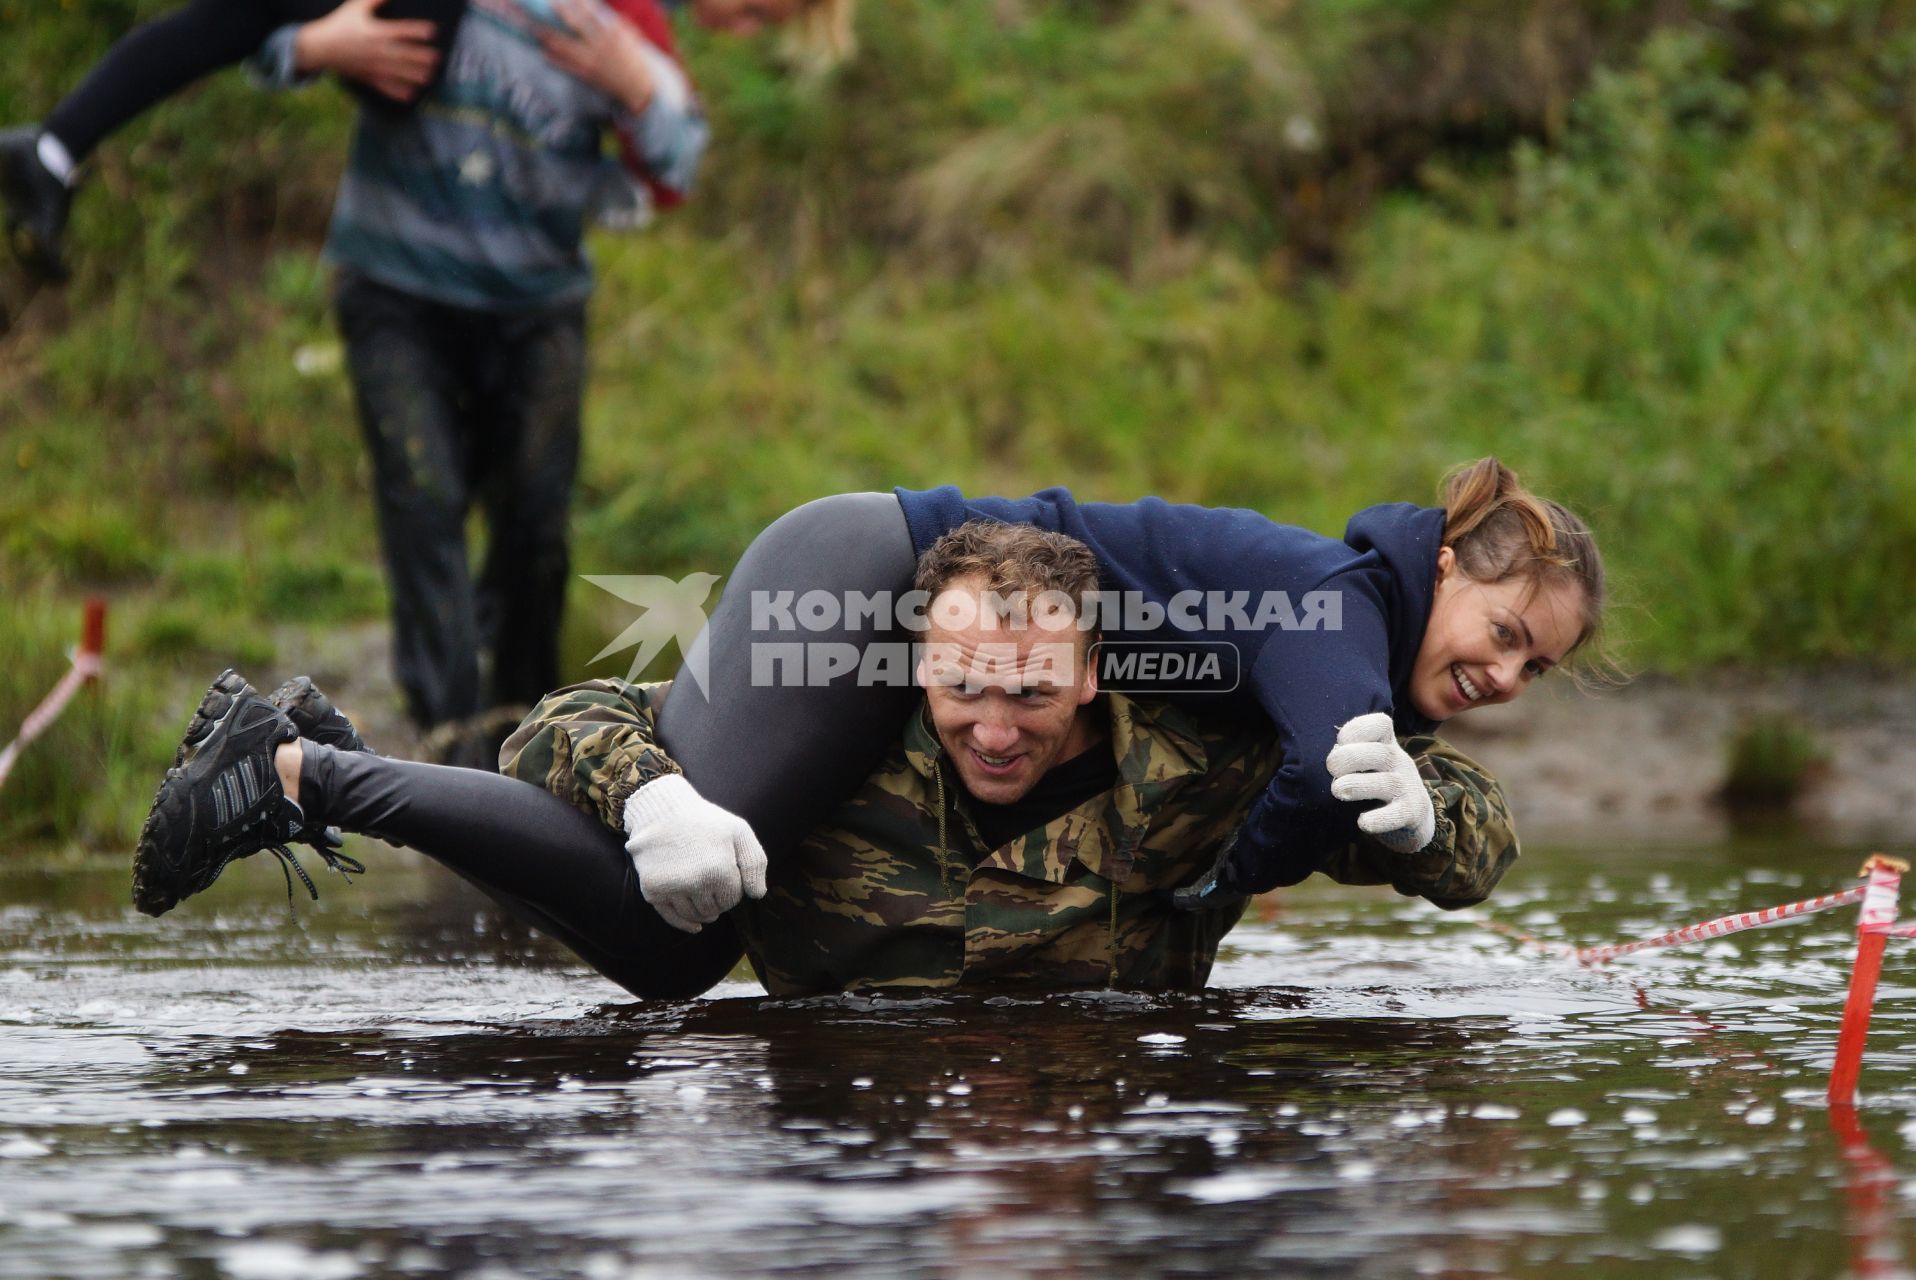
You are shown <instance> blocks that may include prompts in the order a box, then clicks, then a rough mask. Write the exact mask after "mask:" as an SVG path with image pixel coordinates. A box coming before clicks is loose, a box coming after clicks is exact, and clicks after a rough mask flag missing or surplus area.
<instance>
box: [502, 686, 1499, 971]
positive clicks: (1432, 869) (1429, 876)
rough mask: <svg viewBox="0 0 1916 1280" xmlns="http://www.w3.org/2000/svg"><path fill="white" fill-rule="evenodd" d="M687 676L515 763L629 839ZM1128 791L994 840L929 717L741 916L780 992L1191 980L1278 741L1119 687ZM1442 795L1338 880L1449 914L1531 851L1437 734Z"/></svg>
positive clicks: (646, 691) (521, 738)
mask: <svg viewBox="0 0 1916 1280" xmlns="http://www.w3.org/2000/svg"><path fill="white" fill-rule="evenodd" d="M669 687H670V686H669V685H632V684H627V683H626V682H624V681H620V680H595V681H590V682H588V683H585V684H581V685H575V686H573V687H571V688H569V689H562V690H559V691H558V692H556V693H554V694H551V695H549V696H548V697H547V698H546V699H545V700H544V701H542V702H541V703H540V704H539V705H538V706H537V707H535V708H534V709H533V711H532V714H531V715H530V716H528V717H527V719H526V721H525V723H524V724H523V725H522V726H521V727H520V729H519V730H518V732H517V733H515V734H514V735H513V736H512V738H510V739H509V740H508V741H507V743H506V746H505V750H504V751H503V752H502V758H503V759H504V761H505V763H504V765H503V771H504V772H505V773H507V774H508V775H510V776H513V777H517V778H520V779H522V780H524V781H527V782H532V783H535V784H537V785H539V786H543V787H545V788H547V789H548V790H551V791H553V792H554V793H556V794H557V795H559V796H561V797H562V798H564V799H566V800H568V801H570V802H571V803H573V804H575V805H577V806H579V807H580V808H582V809H584V810H585V811H587V812H588V813H592V814H595V815H596V816H597V817H598V818H599V819H600V820H601V821H603V822H605V823H606V824H608V825H609V826H612V827H614V828H615V829H616V828H621V827H622V825H623V821H622V820H623V814H624V808H625V801H626V799H627V798H628V797H629V796H630V795H631V794H632V793H633V792H634V791H636V790H637V789H638V788H639V787H640V786H643V785H644V784H645V783H646V782H648V781H650V780H651V779H652V778H655V777H658V776H660V775H661V774H665V773H675V772H678V766H677V765H676V764H674V763H673V762H672V761H671V759H670V758H669V757H667V756H666V755H665V753H664V752H663V750H662V749H661V748H660V747H659V746H658V744H657V742H656V741H655V740H654V737H653V725H654V722H655V718H656V716H657V714H658V710H659V708H660V707H661V706H662V705H663V699H664V697H665V695H666V692H667V690H668V689H669ZM1095 705H1098V706H1102V707H1103V708H1104V710H1105V712H1106V714H1108V715H1109V718H1110V725H1109V728H1110V734H1109V738H1108V742H1109V745H1110V747H1111V749H1112V750H1113V752H1114V753H1115V755H1116V758H1117V765H1118V784H1117V785H1116V786H1115V787H1114V788H1113V789H1112V790H1110V791H1107V792H1105V793H1103V794H1101V795H1099V796H1097V797H1094V798H1093V799H1091V800H1089V801H1087V802H1085V803H1084V804H1082V805H1080V806H1079V807H1078V808H1077V809H1074V810H1072V811H1071V812H1069V813H1067V814H1064V815H1063V816H1061V817H1059V818H1057V819H1054V820H1053V821H1051V822H1049V823H1047V824H1045V825H1044V826H1043V827H1040V828H1038V829H1035V830H1033V831H1031V832H1029V833H1027V834H1025V835H1023V836H1020V837H1018V838H1017V839H1014V840H1012V841H1011V842H1010V843H1008V844H1005V845H1003V846H1002V847H999V848H996V849H988V848H986V847H984V844H983V841H982V840H981V839H980V838H979V835H978V832H977V828H976V826H975V825H974V823H973V821H972V816H971V813H970V811H969V807H970V805H971V804H972V803H974V802H973V801H971V800H970V798H969V796H968V794H967V793H966V792H965V791H964V790H963V788H962V786H961V785H960V784H959V782H958V778H957V774H956V772H955V770H953V768H952V767H951V765H950V764H949V763H948V762H947V761H946V760H945V759H944V752H943V749H942V747H941V745H940V744H939V741H938V738H937V736H936V734H935V733H934V732H933V731H932V727H931V723H930V720H929V717H928V716H927V715H926V713H925V712H924V711H923V709H922V708H921V710H920V712H919V714H918V715H916V716H914V717H913V718H912V720H911V722H910V723H909V724H908V725H907V727H906V729H905V732H904V733H903V734H902V735H901V736H900V739H899V741H898V742H896V743H894V744H893V746H892V749H891V750H890V751H889V752H888V753H887V754H886V757H885V759H884V761H883V762H882V763H881V764H880V765H879V767H878V769H877V770H876V771H875V772H874V773H873V774H872V776H871V777H870V778H869V779H867V781H866V782H865V784H864V786H862V787H861V788H860V789H859V790H858V792H857V794H855V795H854V796H853V797H852V798H851V799H850V800H848V801H847V802H846V803H845V805H844V806H843V807H842V808H841V809H840V810H839V811H838V813H837V814H836V815H835V816H834V817H833V819H832V821H830V822H829V823H827V824H826V825H825V826H823V827H821V828H820V829H819V830H817V831H815V832H813V833H812V834H811V836H809V837H808V838H807V839H806V840H805V841H804V842H803V844H802V845H801V846H800V849H799V852H798V854H797V856H796V857H793V858H791V859H788V860H786V861H785V862H784V863H783V864H780V865H774V866H773V867H772V869H771V876H770V885H771V888H770V892H769V893H768V894H767V895H766V897H765V898H764V899H762V900H760V901H757V902H749V901H748V902H746V903H744V904H741V906H740V907H739V908H738V909H737V911H736V913H735V917H734V918H735V920H736V921H737V923H738V925H739V927H740V930H741V932H742V934H743V936H744V939H745V944H746V952H747V955H748V957H749V958H750V960H751V964H752V968H753V970H754V971H755V972H756V973H757V975H758V978H759V980H760V981H761V982H763V983H764V984H765V987H766V989H767V990H768V991H771V992H772V993H773V994H775V995H802V994H812V993H817V992H827V991H844V990H858V989H864V988H874V987H890V988H899V987H950V986H957V985H960V984H964V985H991V986H1032V987H1046V988H1059V987H1073V986H1105V985H1112V986H1121V987H1131V988H1182V989H1195V988H1198V987H1201V986H1203V985H1204V981H1205V979H1206V978H1207V977H1208V976H1209V974H1210V970H1211V964H1212V961H1213V960H1214V959H1215V957H1216V955H1217V947H1218V943H1219V941H1220V939H1222V938H1223V936H1224V934H1225V933H1226V932H1227V931H1228V930H1229V929H1230V928H1231V926H1232V925H1234V924H1236V923H1237V920H1238V917H1239V916H1240V914H1241V913H1242V907H1241V906H1236V907H1231V908H1223V909H1216V910H1211V911H1200V912H1187V911H1182V910H1179V909H1178V908H1176V907H1173V906H1172V905H1171V901H1170V897H1169V891H1170V890H1172V889H1174V888H1177V887H1179V886H1181V885H1184V884H1187V883H1189V882H1190V881H1192V880H1194V879H1195V878H1197V876H1199V875H1200V874H1201V873H1202V872H1204V871H1205V870H1206V869H1208V868H1209V867H1210V866H1211V864H1212V862H1213V861H1215V859H1216V856H1217V853H1218V848H1219V844H1220V842H1221V841H1223V840H1225V839H1226V838H1227V837H1229V836H1230V834H1231V833H1232V832H1233V831H1234V830H1235V829H1236V826H1237V824H1238V822H1239V821H1240V820H1241V819H1242V818H1243V816H1244V813H1245V811H1246V809H1247V808H1248V807H1249V806H1250V804H1251V803H1252V802H1253V801H1254V800H1255V799H1256V798H1257V796H1258V795H1259V794H1260V792H1261V791H1262V790H1263V788H1264V786H1265V785H1266V783H1267V782H1268V781H1269V779H1270V776H1271V773H1272V771H1273V770H1274V769H1275V768H1276V767H1277V764H1278V751H1277V746H1276V742H1275V740H1274V737H1273V735H1271V734H1269V733H1268V732H1262V731H1259V730H1258V729H1257V728H1256V727H1254V726H1247V725H1244V724H1236V723H1228V722H1216V721H1212V720H1209V719H1205V720H1200V719H1197V718H1195V717H1193V716H1191V715H1190V714H1189V713H1187V712H1185V711H1184V710H1182V709H1181V708H1178V707H1175V706H1172V705H1170V704H1169V703H1165V702H1160V701H1157V700H1150V699H1146V700H1134V699H1131V698H1127V697H1125V696H1123V695H1121V694H1106V695H1104V696H1103V697H1102V699H1101V700H1100V703H1099V704H1095ZM1404 745H1405V747H1406V749H1407V750H1409V751H1410V752H1411V753H1412V754H1413V755H1415V756H1416V757H1417V758H1418V762H1419V765H1420V767H1421V768H1422V770H1423V773H1424V777H1425V780H1426V783H1427V785H1429V786H1430V788H1431V791H1432V795H1433V799H1434V800H1435V801H1436V803H1437V836H1436V838H1435V839H1433V840H1432V841H1431V843H1430V844H1429V845H1428V846H1426V848H1424V849H1423V850H1420V851H1419V852H1418V853H1416V854H1412V855H1409V856H1405V855H1401V854H1396V853H1392V852H1391V851H1389V850H1387V849H1385V848H1384V847H1383V846H1382V845H1379V844H1376V843H1374V842H1372V841H1369V840H1363V841H1360V842H1358V843H1356V844H1353V845H1352V846H1350V847H1349V848H1348V849H1345V850H1343V851H1342V852H1340V854H1339V855H1338V856H1337V857H1335V858H1334V859H1332V861H1331V863H1330V864H1329V865H1328V866H1326V867H1325V868H1324V870H1325V872H1326V874H1328V875H1330V876H1331V877H1332V878H1333V879H1336V880H1339V881H1342V882H1344V883H1350V884H1389V885H1392V886H1393V887H1395V888H1396V889H1397V891H1398V892H1400V893H1404V894H1412V895H1419V894H1420V895H1423V896H1425V897H1428V898H1430V899H1431V900H1432V901H1434V902H1436V903H1437V904H1438V905H1440V906H1445V907H1457V906H1465V905H1468V904H1470V903H1472V902H1478V901H1481V900H1482V899H1483V898H1484V897H1485V896H1486V895H1487V894H1488V893H1489V892H1490V890H1491V887H1492V886H1493V885H1495V884H1496V882H1497V880H1498V879H1499V877H1501V876H1502V875H1503V872H1504V870H1505V869H1506V868H1507V867H1508V866H1509V865H1510V863H1511V862H1512V861H1513V860H1514V859H1515V858H1516V856H1517V841H1516V834H1515V831H1514V828H1513V827H1512V824H1511V820H1510V815H1509V811H1508V809H1507V808H1506V807H1505V805H1504V802H1503V795H1502V791H1501V789H1500V788H1499V787H1498V785H1497V783H1496V781H1495V780H1494V779H1492V778H1491V777H1490V776H1489V775H1487V774H1486V773H1485V772H1484V771H1483V770H1482V769H1481V768H1480V767H1479V766H1477V765H1476V764H1475V763H1473V762H1472V761H1471V760H1470V759H1469V758H1468V757H1466V756H1464V755H1463V754H1461V753H1460V752H1458V751H1456V750H1455V749H1454V748H1452V747H1450V746H1449V745H1448V744H1446V743H1443V742H1441V741H1439V740H1438V739H1436V738H1430V737H1420V738H1412V739H1407V740H1405V743H1404Z"/></svg>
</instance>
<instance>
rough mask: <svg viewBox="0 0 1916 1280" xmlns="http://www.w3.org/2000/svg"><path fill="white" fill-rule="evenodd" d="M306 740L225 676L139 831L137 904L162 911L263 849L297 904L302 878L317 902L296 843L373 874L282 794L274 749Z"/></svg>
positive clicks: (205, 702)
mask: <svg viewBox="0 0 1916 1280" xmlns="http://www.w3.org/2000/svg"><path fill="white" fill-rule="evenodd" d="M298 736H299V730H298V729H296V728H294V727H293V722H292V721H291V720H289V719H288V718H287V717H286V714H285V713H284V712H282V711H280V710H279V709H278V708H277V707H275V706H274V705H273V704H272V703H270V702H268V701H267V700H266V699H264V698H262V697H260V696H259V693H258V692H257V691H256V690H255V689H254V688H253V686H252V685H250V684H248V683H246V681H245V680H243V679H242V678H241V677H240V676H239V675H238V673H236V672H233V671H225V672H222V673H221V674H220V677H219V679H217V680H215V681H214V682H213V684H212V686H211V687H210V688H208V689H207V691H206V696H205V697H204V698H202V699H201V700H200V705H199V709H198V710H197V711H195V712H194V713H193V719H192V720H191V721H190V722H189V723H188V725H187V728H186V737H185V738H184V739H183V740H182V741H181V743H180V752H179V763H178V764H177V765H176V766H175V767H173V768H171V769H169V770H167V773H166V779H165V781H163V782H161V783H160V790H159V794H158V795H156V796H155V797H154V798H153V808H152V811H151V812H149V813H148V814H147V816H146V826H145V828H144V829H142V830H141V832H140V846H139V850H138V852H136V853H135V854H134V855H133V905H134V906H136V907H138V908H139V909H140V910H141V911H144V912H145V913H146V914H147V915H150V916H157V915H163V914H165V913H166V912H168V911H170V910H172V909H173V908H174V907H175V906H177V905H178V904H179V902H180V901H181V899H183V898H190V897H192V896H193V895H194V894H196V893H198V892H200V890H202V889H205V888H206V887H207V886H209V885H211V884H212V883H213V882H214V881H215V880H217V879H219V877H220V873H221V872H222V871H224V870H226V867H227V864H229V863H231V862H232V861H233V860H234V859H236V858H244V857H247V856H249V855H251V854H255V853H258V852H259V851H260V850H262V849H266V850H270V851H271V852H272V853H273V854H274V856H276V857H277V858H279V860H280V864H281V870H283V871H285V872H286V895H287V898H288V900H289V901H290V900H291V898H292V893H293V875H294V874H295V873H297V874H298V876H299V879H300V882H301V883H302V884H304V885H305V886H306V891H307V892H308V893H310V894H311V895H312V896H313V897H314V898H317V897H319V890H318V889H316V888H314V886H313V881H312V877H310V876H308V875H307V874H306V869H305V868H304V867H301V866H300V865H299V862H298V860H297V859H295V858H294V857H293V855H292V852H291V851H290V850H289V849H288V848H287V847H286V846H287V845H289V844H292V843H294V842H300V843H304V844H310V845H312V846H314V847H315V848H316V849H318V850H319V855H320V857H322V858H323V859H325V861H326V865H327V866H329V867H332V868H333V869H335V870H337V871H339V872H340V873H341V874H348V873H357V872H361V871H364V870H365V868H364V867H363V866H361V865H360V864H359V862H357V861H356V860H354V859H352V858H348V857H346V856H345V855H343V854H341V853H339V852H338V843H339V842H338V838H337V837H336V836H331V835H329V833H327V832H324V831H318V830H315V829H313V828H311V827H308V826H307V825H306V821H305V817H304V815H303V814H301V812H300V809H299V806H298V805H296V804H294V803H293V802H292V801H290V800H288V799H287V798H286V795H285V792H284V791H283V790H282V789H281V787H280V782H279V771H278V770H277V769H275V768H274V767H273V750H274V748H276V747H278V746H279V745H280V744H281V743H284V742H291V741H293V740H294V739H295V738H297V737H298ZM349 878H350V876H349Z"/></svg>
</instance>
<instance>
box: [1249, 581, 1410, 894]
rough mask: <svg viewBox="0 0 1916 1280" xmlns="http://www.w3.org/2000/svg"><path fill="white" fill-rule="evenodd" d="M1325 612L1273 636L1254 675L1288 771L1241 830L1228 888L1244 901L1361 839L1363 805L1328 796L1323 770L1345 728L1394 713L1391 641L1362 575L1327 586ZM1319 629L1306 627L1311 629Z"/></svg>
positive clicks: (1305, 616) (1299, 876) (1304, 613)
mask: <svg viewBox="0 0 1916 1280" xmlns="http://www.w3.org/2000/svg"><path fill="white" fill-rule="evenodd" d="M1315 590H1317V591H1320V592H1327V593H1329V594H1328V595H1326V596H1323V597H1320V598H1319V599H1320V602H1321V603H1322V604H1323V605H1324V606H1325V607H1324V608H1323V609H1322V610H1321V612H1313V611H1308V610H1300V611H1299V617H1300V625H1298V626H1297V627H1295V628H1286V629H1284V630H1282V631H1280V632H1279V633H1278V634H1276V635H1274V636H1272V637H1271V638H1270V639H1269V640H1268V641H1267V642H1266V643H1265V644H1264V646H1263V648H1262V650H1261V651H1260V652H1259V654H1258V656H1257V661H1256V665H1255V666H1254V667H1253V668H1252V670H1251V672H1250V673H1249V680H1250V685H1251V692H1252V695H1253V696H1254V697H1255V698H1256V700H1257V703H1258V706H1259V707H1261V708H1262V709H1263V711H1264V713H1265V715H1267V716H1269V717H1270V721H1271V724H1272V726H1273V727H1274V728H1275V729H1276V730H1277V737H1278V746H1279V748H1280V749H1281V750H1282V752H1283V763H1282V764H1281V765H1280V766H1279V767H1278V770H1277V773H1276V774H1275V776H1273V777H1272V779H1271V783H1270V786H1268V787H1267V788H1265V790H1264V793H1263V794H1262V795H1260V796H1259V797H1258V798H1257V801H1256V802H1255V803H1254V804H1253V805H1252V806H1251V811H1250V812H1249V813H1248V814H1247V815H1246V816H1245V819H1244V823H1243V825H1242V826H1241V827H1240V828H1239V830H1238V834H1237V840H1236V844H1235V846H1234V848H1233V850H1232V853H1231V855H1230V861H1229V863H1228V865H1227V866H1226V867H1225V869H1224V871H1225V876H1224V878H1225V881H1226V883H1228V884H1229V886H1230V887H1232V888H1234V889H1237V890H1239V891H1240V892H1244V893H1262V892H1264V891H1265V890H1267V889H1274V888H1277V887H1278V886H1280V885H1288V884H1296V883H1297V882H1298V881H1300V880H1303V879H1304V878H1305V877H1307V876H1309V875H1310V874H1311V873H1312V872H1314V871H1317V870H1319V869H1320V868H1321V867H1322V866H1323V864H1324V861H1325V859H1326V858H1328V857H1329V856H1330V855H1331V854H1332V853H1333V852H1335V851H1336V850H1338V849H1340V848H1343V847H1344V846H1346V845H1348V844H1349V843H1350V842H1351V841H1352V840H1354V839H1356V838H1357V813H1358V808H1359V806H1357V805H1355V804H1348V803H1345V802H1344V801H1341V800H1338V799H1337V798H1336V797H1335V796H1333V795H1332V794H1331V775H1330V769H1329V768H1328V766H1327V765H1326V764H1325V761H1326V759H1327V757H1329V755H1330V752H1331V748H1332V747H1333V746H1335V745H1336V744H1337V731H1338V729H1340V728H1341V727H1343V725H1344V724H1345V722H1347V721H1349V720H1352V719H1354V718H1356V717H1357V716H1361V715H1364V714H1366V713H1368V712H1372V711H1386V712H1387V711H1390V710H1391V691H1390V639H1389V636H1390V633H1389V629H1388V625H1387V623H1386V620H1385V616H1384V605H1383V601H1382V600H1381V599H1380V598H1379V596H1378V593H1377V589H1376V587H1375V585H1374V584H1373V582H1372V581H1371V574H1369V573H1366V572H1362V571H1353V572H1350V573H1345V574H1339V575H1337V576H1335V577H1332V578H1329V579H1326V580H1325V581H1324V582H1323V583H1321V584H1319V586H1318V587H1317V588H1315ZM1307 623H1309V624H1313V625H1305V624H1307Z"/></svg>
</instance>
